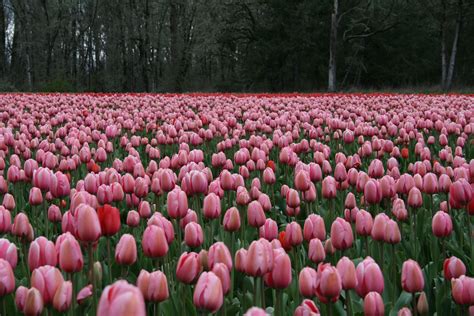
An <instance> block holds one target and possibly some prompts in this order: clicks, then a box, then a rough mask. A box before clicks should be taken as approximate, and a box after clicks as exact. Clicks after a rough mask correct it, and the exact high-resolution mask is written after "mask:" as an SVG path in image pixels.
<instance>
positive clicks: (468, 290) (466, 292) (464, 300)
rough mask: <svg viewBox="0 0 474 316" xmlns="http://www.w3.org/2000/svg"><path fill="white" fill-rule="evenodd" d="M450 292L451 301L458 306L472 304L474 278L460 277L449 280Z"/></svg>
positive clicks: (473, 301) (473, 302)
mask: <svg viewBox="0 0 474 316" xmlns="http://www.w3.org/2000/svg"><path fill="white" fill-rule="evenodd" d="M451 292H452V295H453V299H454V301H455V302H456V303H457V304H460V305H473V304H474V278H471V277H467V276H465V275H461V276H460V277H459V278H457V279H452V280H451Z"/></svg>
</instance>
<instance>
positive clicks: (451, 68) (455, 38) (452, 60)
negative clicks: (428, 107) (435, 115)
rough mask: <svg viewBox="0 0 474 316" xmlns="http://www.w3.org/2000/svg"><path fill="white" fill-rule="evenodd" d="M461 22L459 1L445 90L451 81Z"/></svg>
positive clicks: (449, 86) (449, 87)
mask: <svg viewBox="0 0 474 316" xmlns="http://www.w3.org/2000/svg"><path fill="white" fill-rule="evenodd" d="M461 23H462V1H459V17H458V19H457V21H456V30H455V31H454V39H453V46H452V47H451V56H450V58H449V68H448V75H447V78H446V90H449V89H451V85H452V83H453V75H454V66H455V65H456V53H457V50H458V41H459V33H460V31H461Z"/></svg>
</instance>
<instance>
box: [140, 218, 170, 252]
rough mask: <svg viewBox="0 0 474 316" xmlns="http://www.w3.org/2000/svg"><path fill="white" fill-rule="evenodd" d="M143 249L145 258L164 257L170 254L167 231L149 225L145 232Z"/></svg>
mask: <svg viewBox="0 0 474 316" xmlns="http://www.w3.org/2000/svg"><path fill="white" fill-rule="evenodd" d="M142 248H143V252H144V253H145V256H147V257H150V258H158V257H163V256H164V255H166V254H167V253H168V241H167V239H166V235H165V231H164V230H163V229H162V228H161V227H158V226H156V225H149V226H148V227H147V228H146V229H145V231H144V232H143V238H142Z"/></svg>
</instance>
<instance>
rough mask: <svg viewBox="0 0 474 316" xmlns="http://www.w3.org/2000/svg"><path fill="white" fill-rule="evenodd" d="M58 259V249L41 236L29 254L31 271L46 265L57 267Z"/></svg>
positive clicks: (33, 243)
mask: <svg viewBox="0 0 474 316" xmlns="http://www.w3.org/2000/svg"><path fill="white" fill-rule="evenodd" d="M57 259H58V257H57V253H56V248H55V246H54V244H53V242H52V241H50V240H48V239H46V238H45V237H43V236H41V237H38V238H36V239H35V240H34V241H33V242H32V243H31V245H30V250H29V252H28V267H29V268H30V271H33V270H34V269H36V268H38V267H41V266H45V265H50V266H55V265H56V263H57Z"/></svg>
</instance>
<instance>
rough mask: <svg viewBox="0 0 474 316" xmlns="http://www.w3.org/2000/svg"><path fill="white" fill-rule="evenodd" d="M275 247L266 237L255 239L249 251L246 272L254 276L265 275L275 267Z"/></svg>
mask: <svg viewBox="0 0 474 316" xmlns="http://www.w3.org/2000/svg"><path fill="white" fill-rule="evenodd" d="M273 259H274V258H273V249H272V246H271V244H270V243H269V242H268V241H267V240H266V239H263V238H261V239H259V240H254V241H253V242H252V243H251V244H250V247H249V250H248V252H247V258H246V261H247V267H246V269H245V270H246V272H247V274H248V275H251V276H253V277H260V276H263V275H264V274H265V273H267V272H270V271H271V270H272V268H273Z"/></svg>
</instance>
